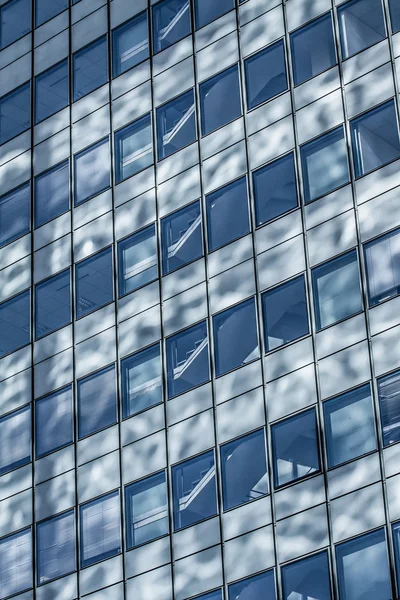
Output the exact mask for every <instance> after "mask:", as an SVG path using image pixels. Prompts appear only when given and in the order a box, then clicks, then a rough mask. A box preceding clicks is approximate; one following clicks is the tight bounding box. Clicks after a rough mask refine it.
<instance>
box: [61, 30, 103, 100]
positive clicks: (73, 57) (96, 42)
mask: <svg viewBox="0 0 400 600" xmlns="http://www.w3.org/2000/svg"><path fill="white" fill-rule="evenodd" d="M108 38H109V32H108V31H107V33H103V34H102V35H100V36H99V37H98V38H96V39H94V40H92V41H91V42H89V43H88V44H85V45H84V46H82V47H81V48H78V50H76V51H75V52H71V80H72V81H71V83H70V88H71V90H72V94H71V98H70V105H71V106H72V105H73V104H74V103H75V102H78V101H79V100H81V99H82V98H86V96H89V94H92V93H93V92H95V91H96V90H99V89H100V88H101V87H103V85H107V84H109V83H110V72H109V71H110V68H109V62H110V57H109V51H108ZM103 40H104V41H105V47H106V69H107V75H106V81H105V82H103V83H101V84H100V85H98V86H96V87H95V88H93V89H92V90H90V92H87V93H86V94H83V95H82V96H77V94H76V92H77V90H76V89H75V84H76V75H75V61H76V57H77V56H78V55H80V54H82V53H84V52H85V51H87V49H88V48H89V47H90V46H95V45H97V46H100V44H101V42H102V41H103Z"/></svg>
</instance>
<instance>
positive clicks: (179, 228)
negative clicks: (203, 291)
mask: <svg viewBox="0 0 400 600" xmlns="http://www.w3.org/2000/svg"><path fill="white" fill-rule="evenodd" d="M161 244H162V263H163V264H162V266H163V274H164V275H167V274H168V273H171V272H172V271H175V269H178V268H179V267H182V266H183V265H186V264H188V263H190V262H192V261H194V260H196V259H197V258H200V256H203V240H202V231H201V212H200V202H193V204H189V206H186V207H185V208H182V209H181V210H178V211H176V212H174V213H173V214H172V215H169V216H168V217H165V218H164V219H162V221H161Z"/></svg>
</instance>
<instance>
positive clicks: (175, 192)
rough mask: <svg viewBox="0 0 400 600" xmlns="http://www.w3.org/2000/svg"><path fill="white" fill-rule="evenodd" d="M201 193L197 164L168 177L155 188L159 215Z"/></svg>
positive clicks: (174, 208) (193, 198)
mask: <svg viewBox="0 0 400 600" xmlns="http://www.w3.org/2000/svg"><path fill="white" fill-rule="evenodd" d="M200 195H201V190H200V168H199V166H198V165H196V166H194V167H191V168H190V169H188V170H187V171H184V172H183V173H180V174H179V175H176V176H175V177H172V178H171V179H168V180H167V181H165V182H164V183H162V184H161V185H159V186H158V188H157V201H158V208H159V211H160V215H159V216H160V217H163V216H165V215H167V214H168V213H170V212H173V211H174V210H176V209H178V208H180V207H181V206H184V205H185V204H188V203H189V202H190V201H191V200H196V198H199V196H200Z"/></svg>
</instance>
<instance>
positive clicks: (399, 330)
mask: <svg viewBox="0 0 400 600" xmlns="http://www.w3.org/2000/svg"><path fill="white" fill-rule="evenodd" d="M399 334H400V326H399V325H398V326H397V327H393V328H392V329H388V330H387V331H384V332H383V333H380V334H379V335H375V336H374V337H373V338H372V356H373V359H374V366H375V375H376V376H379V375H382V374H383V373H386V372H387V371H391V370H392V369H396V368H397V367H399V366H400V337H399Z"/></svg>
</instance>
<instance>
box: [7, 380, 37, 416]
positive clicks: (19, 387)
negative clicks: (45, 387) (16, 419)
mask: <svg viewBox="0 0 400 600" xmlns="http://www.w3.org/2000/svg"><path fill="white" fill-rule="evenodd" d="M0 379H1V382H0V415H2V414H5V413H8V412H11V411H12V410H14V409H15V408H18V407H19V406H23V405H24V404H27V403H28V402H29V401H30V399H31V393H32V373H31V370H30V369H26V370H25V371H22V372H20V373H18V374H17V375H14V376H10V377H9V378H8V379H5V378H4V379H3V377H1V378H0Z"/></svg>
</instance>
